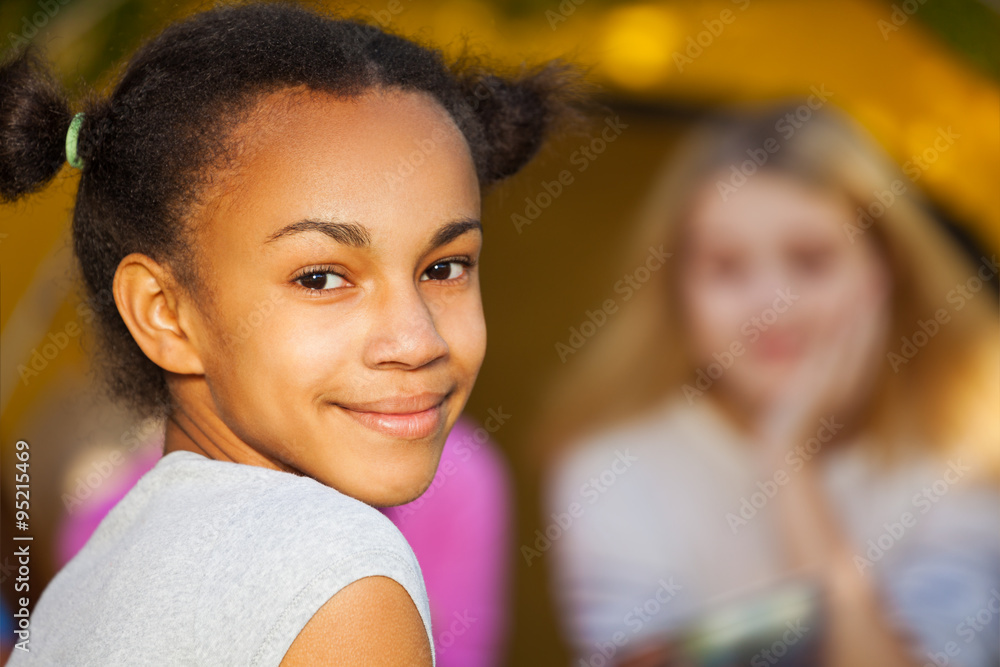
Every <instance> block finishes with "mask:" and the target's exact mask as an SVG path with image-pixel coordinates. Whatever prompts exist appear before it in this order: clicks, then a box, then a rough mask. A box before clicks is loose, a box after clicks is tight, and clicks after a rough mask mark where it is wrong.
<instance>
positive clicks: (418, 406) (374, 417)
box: [337, 390, 454, 440]
mask: <svg viewBox="0 0 1000 667" xmlns="http://www.w3.org/2000/svg"><path fill="white" fill-rule="evenodd" d="M452 391H454V390H452ZM452 391H448V392H446V393H434V392H424V393H422V394H414V395H410V396H394V397H392V398H386V399H382V400H380V401H370V402H367V403H353V404H350V405H340V404H338V405H337V407H339V408H341V409H343V410H344V412H345V414H347V415H348V416H350V417H352V418H353V419H354V420H356V421H357V422H358V423H359V424H361V425H362V426H364V427H366V428H370V429H371V430H373V431H377V432H378V433H382V434H384V435H387V436H390V437H393V438H402V439H405V440H414V439H419V438H426V437H428V436H430V435H432V434H434V433H436V432H438V431H440V429H441V428H442V427H443V426H444V424H445V417H446V414H447V412H446V407H445V402H446V401H447V400H448V398H449V397H450V396H451V394H452Z"/></svg>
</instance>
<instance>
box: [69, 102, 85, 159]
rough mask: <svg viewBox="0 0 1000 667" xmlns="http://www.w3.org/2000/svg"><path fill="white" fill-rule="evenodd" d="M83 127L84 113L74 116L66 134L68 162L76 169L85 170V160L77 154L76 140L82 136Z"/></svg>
mask: <svg viewBox="0 0 1000 667" xmlns="http://www.w3.org/2000/svg"><path fill="white" fill-rule="evenodd" d="M81 125H83V112H82V111H81V112H80V113H78V114H76V115H75V116H73V120H72V121H71V122H70V124H69V130H68V131H67V132H66V161H67V162H69V166H71V167H73V168H74V169H83V160H81V159H80V157H79V156H78V155H77V154H76V140H77V137H79V136H80V126H81Z"/></svg>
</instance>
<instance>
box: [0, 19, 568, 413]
mask: <svg viewBox="0 0 1000 667" xmlns="http://www.w3.org/2000/svg"><path fill="white" fill-rule="evenodd" d="M302 86H304V87H306V88H308V89H312V90H315V91H320V92H327V93H332V94H335V95H337V96H339V97H342V98H343V97H348V98H349V97H353V96H358V95H361V94H363V93H365V92H366V91H368V90H371V89H373V88H397V89H403V90H408V91H421V92H425V93H428V94H430V95H431V96H432V97H433V98H434V99H436V100H437V101H438V102H439V103H440V104H441V106H442V107H444V109H445V110H447V112H448V113H449V114H450V116H451V117H452V118H453V119H454V121H455V123H456V124H457V126H458V127H459V129H460V130H461V131H462V133H463V135H464V136H465V139H466V141H467V142H468V145H469V148H470V151H471V154H472V158H473V161H474V163H475V168H476V172H477V175H478V179H479V182H480V185H481V186H482V187H483V188H488V187H489V186H491V185H493V184H495V183H497V182H499V181H500V180H502V179H504V178H506V177H508V176H510V175H512V174H514V173H515V172H517V171H518V170H519V169H521V167H523V166H524V165H525V164H526V163H527V162H528V161H529V160H530V159H531V158H532V157H533V156H534V155H535V154H536V153H537V151H538V150H539V148H540V147H541V145H542V143H543V140H544V139H545V137H546V136H547V135H548V134H549V133H550V131H551V130H552V129H553V128H554V127H555V126H556V125H558V124H561V123H562V122H563V121H571V122H573V123H575V122H576V121H579V120H582V119H583V118H585V117H586V115H587V114H586V113H585V111H584V107H585V105H586V99H587V98H588V95H587V94H586V92H584V91H585V88H584V86H583V84H582V78H581V77H580V76H579V73H578V72H577V70H575V69H574V68H573V67H571V66H569V65H566V64H564V63H562V62H560V61H551V62H548V63H545V64H543V65H541V66H539V67H536V68H533V69H529V68H522V69H521V70H520V71H518V72H516V73H513V74H506V75H505V74H501V73H498V70H497V69H496V68H490V67H487V66H484V65H483V64H481V62H480V61H479V60H478V59H476V58H473V57H468V56H463V57H461V58H459V59H458V60H456V61H455V62H452V63H448V62H446V61H445V59H444V58H443V56H442V54H441V53H440V52H439V51H438V50H436V49H433V48H430V47H427V46H424V45H420V44H418V43H416V42H414V41H411V40H409V39H405V38H403V37H400V36H398V35H394V34H391V33H389V32H386V31H385V30H383V29H382V28H379V27H377V26H375V25H371V24H368V23H366V22H365V21H363V20H359V19H354V18H344V17H338V16H332V15H328V14H327V13H326V12H325V11H323V10H318V9H313V8H309V7H305V6H302V5H297V4H294V3H292V4H289V3H270V2H253V3H238V4H229V5H223V6H219V7H216V8H213V9H210V10H208V11H204V12H200V13H197V14H194V15H192V16H190V17H188V18H186V19H183V20H181V21H178V22H176V23H173V24H171V25H169V26H168V27H167V28H166V29H164V30H163V31H162V32H161V33H160V34H159V35H158V36H156V37H155V38H153V39H151V40H149V41H148V42H146V43H145V44H144V45H143V46H141V47H140V48H139V49H138V50H137V52H136V53H135V54H134V55H133V56H132V57H131V59H130V60H129V61H128V63H127V65H125V66H124V67H123V71H122V73H121V75H120V77H119V80H118V82H117V84H116V85H115V86H114V88H113V90H112V92H111V94H110V95H108V96H106V97H105V96H101V95H99V94H96V93H94V92H88V93H87V94H86V95H84V99H83V100H82V103H81V105H80V106H82V111H83V112H84V113H85V115H84V119H83V124H82V126H81V129H80V133H79V140H78V154H79V157H80V158H81V159H82V160H83V168H82V174H81V177H80V184H79V189H78V191H77V195H76V205H75V209H74V213H73V246H74V251H75V254H76V258H77V261H78V263H79V269H80V271H81V274H82V277H83V286H84V297H85V299H86V303H87V305H88V306H89V307H90V308H91V309H92V311H93V314H94V322H95V329H96V333H97V336H98V340H99V342H100V345H99V347H98V351H99V352H100V353H101V354H100V355H99V362H100V364H99V366H100V367H101V369H102V370H103V371H104V372H103V376H104V379H105V381H106V384H107V389H108V391H109V394H110V395H111V396H112V398H114V399H116V400H118V401H120V402H121V403H123V404H124V405H126V406H128V407H130V408H131V409H132V410H133V411H134V412H135V413H137V415H139V416H143V417H147V416H164V415H166V414H168V413H169V412H170V409H171V408H170V406H171V401H170V394H169V391H168V389H167V385H166V381H165V378H164V374H163V371H162V369H161V368H160V367H158V366H157V365H156V364H154V363H153V362H152V361H150V360H149V359H148V358H147V357H146V356H145V355H144V354H143V352H142V350H141V349H140V348H139V346H138V345H137V344H136V342H135V341H134V340H133V338H132V336H131V334H130V333H129V331H128V328H127V327H126V326H125V323H124V321H123V320H122V318H121V316H120V315H119V313H118V309H117V307H116V306H115V303H114V299H113V297H112V296H111V289H112V283H113V280H114V275H115V271H116V270H117V267H118V264H119V262H120V261H121V260H122V258H124V257H125V256H126V255H128V254H130V253H133V252H139V253H143V254H145V255H148V256H149V257H151V258H153V259H154V260H156V261H158V262H166V263H168V264H169V265H170V267H171V269H172V271H173V273H174V274H175V275H176V276H177V278H178V280H179V281H180V282H181V284H182V285H185V286H186V287H189V288H193V287H194V285H195V283H196V280H195V278H194V276H195V275H196V270H195V267H194V261H193V260H194V257H193V252H192V247H191V244H190V241H189V238H188V237H189V234H186V233H185V232H186V231H187V230H185V227H184V222H183V221H184V220H185V219H186V216H187V214H189V213H190V212H191V211H192V210H193V208H194V207H195V206H196V205H197V204H198V203H199V196H200V195H203V194H204V193H205V192H206V191H207V185H208V184H209V183H210V182H211V180H212V175H213V174H217V173H218V170H220V169H223V168H226V167H227V166H230V165H231V164H232V163H233V161H234V160H235V157H234V156H235V152H234V148H233V146H231V145H229V144H230V143H231V141H229V140H228V139H230V138H231V137H233V136H234V131H235V130H236V128H238V127H239V125H240V123H241V122H242V121H244V120H246V119H247V118H248V117H249V114H250V112H251V111H252V110H253V109H254V106H255V104H256V103H258V102H259V101H260V100H261V98H262V97H263V96H264V95H267V94H269V93H273V92H275V91H281V90H284V89H287V88H292V87H302ZM73 115H74V112H73V111H72V110H71V107H70V103H69V101H68V100H67V96H66V94H65V93H64V92H63V90H62V89H61V87H60V86H59V85H58V84H57V83H56V82H55V80H54V78H53V77H52V75H51V73H50V71H49V67H48V65H47V62H46V61H45V59H44V58H43V57H42V56H41V55H40V53H39V51H38V50H37V48H36V47H34V46H30V45H29V46H28V47H27V48H24V49H21V50H19V51H17V52H14V53H12V54H10V55H9V56H8V57H7V58H6V59H5V60H4V62H3V63H2V64H0V201H2V202H12V201H14V200H16V199H18V198H20V197H22V196H24V195H26V194H28V193H31V192H35V191H37V190H39V189H41V188H42V187H43V186H44V185H45V184H46V183H48V182H49V181H50V180H52V179H53V178H54V177H55V176H56V174H57V173H58V172H59V170H60V169H61V167H62V165H63V163H64V162H65V160H66V156H65V137H66V132H67V129H68V128H69V125H70V122H71V120H72V118H73Z"/></svg>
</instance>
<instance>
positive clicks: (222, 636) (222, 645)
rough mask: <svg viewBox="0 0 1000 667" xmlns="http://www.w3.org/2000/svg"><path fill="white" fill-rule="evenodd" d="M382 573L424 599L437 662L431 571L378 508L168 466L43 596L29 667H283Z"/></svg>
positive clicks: (170, 462)
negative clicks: (357, 589)
mask: <svg viewBox="0 0 1000 667" xmlns="http://www.w3.org/2000/svg"><path fill="white" fill-rule="evenodd" d="M374 575H381V576H385V577H389V578H391V579H394V580H395V581H397V582H399V584H400V585H402V586H403V588H405V589H406V591H407V592H408V593H409V594H410V597H411V598H412V599H413V602H414V604H415V605H416V607H417V610H418V611H419V612H420V616H421V618H422V619H423V622H424V627H425V628H426V630H427V639H428V642H430V645H431V650H432V651H433V647H434V641H433V639H432V636H431V621H430V608H429V603H428V600H427V592H426V590H425V589H424V582H423V578H422V577H421V573H420V566H419V565H418V564H417V560H416V558H415V556H414V555H413V551H412V550H411V549H410V546H409V545H408V544H407V543H406V540H405V539H404V538H403V536H402V534H401V533H400V532H399V531H398V530H397V529H396V527H395V526H394V525H393V524H392V522H391V521H389V519H388V518H386V517H385V516H383V515H382V514H381V513H380V512H379V511H378V510H376V509H374V508H372V507H370V506H368V505H366V504H364V503H362V502H361V501H358V500H355V499H354V498H351V497H349V496H346V495H344V494H342V493H340V492H338V491H336V490H334V489H332V488H330V487H328V486H325V485H323V484H321V483H319V482H317V481H316V480H314V479H311V478H309V477H301V476H298V475H294V474H292V473H288V472H281V471H276V470H268V469H265V468H261V467H257V466H250V465H244V464H238V463H230V462H225V461H215V460H212V459H208V458H206V457H204V456H200V455H198V454H195V453H193V452H187V451H176V452H171V453H169V454H167V455H166V456H164V457H163V458H162V459H161V460H160V461H158V462H157V464H156V466H155V467H154V468H153V469H152V470H150V471H149V472H147V473H146V474H145V475H144V476H143V477H142V478H141V479H140V480H139V482H138V483H137V484H136V485H135V487H133V488H132V489H131V490H130V491H129V492H128V494H127V495H126V496H125V497H124V498H123V499H122V500H121V501H120V502H119V503H118V504H117V505H116V506H115V507H114V509H112V510H111V512H110V513H109V514H108V516H107V517H105V519H104V520H103V521H102V522H101V524H100V526H98V528H97V530H96V532H95V533H94V535H93V536H92V537H91V538H90V540H89V541H88V542H87V544H86V545H85V546H84V547H83V549H82V550H81V551H80V552H79V553H78V554H77V555H76V556H75V557H74V558H73V559H72V560H71V561H70V562H69V563H68V564H67V565H66V566H65V567H64V568H63V569H62V570H61V571H60V572H59V573H58V574H57V575H56V577H55V578H54V579H53V580H52V581H51V582H50V583H49V585H48V587H47V588H46V589H45V591H44V592H43V594H42V596H41V598H40V599H39V601H38V604H37V605H36V607H35V609H34V612H33V613H32V617H31V640H30V644H29V648H30V652H24V651H20V650H16V649H15V650H14V653H13V656H12V658H11V660H10V662H9V663H8V665H10V666H11V667H20V666H22V665H54V666H55V665H58V666H59V667H67V666H69V665H102V666H103V665H130V666H131V665H213V666H215V665H220V666H221V665H240V666H242V667H246V666H250V667H276V666H277V665H278V664H279V663H280V662H281V660H282V658H283V657H284V655H285V653H286V652H287V651H288V648H289V647H290V646H291V644H292V641H293V640H294V639H295V637H296V636H297V635H298V634H299V631H300V630H301V629H302V628H303V627H304V626H305V624H306V623H307V622H308V621H309V619H310V618H311V617H312V615H313V614H314V613H315V612H316V611H317V610H319V608H320V607H322V606H323V604H324V603H326V601H327V600H329V599H330V598H331V597H332V596H333V595H334V594H335V593H337V592H338V591H340V590H341V589H342V588H344V587H345V586H347V585H348V584H350V583H351V582H353V581H356V580H358V579H361V578H363V577H368V576H374Z"/></svg>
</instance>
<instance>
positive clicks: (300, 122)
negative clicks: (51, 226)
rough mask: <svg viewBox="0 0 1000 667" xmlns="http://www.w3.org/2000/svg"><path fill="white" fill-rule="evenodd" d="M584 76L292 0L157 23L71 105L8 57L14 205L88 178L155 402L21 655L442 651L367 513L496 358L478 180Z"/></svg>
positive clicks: (104, 290) (141, 410)
mask: <svg viewBox="0 0 1000 667" xmlns="http://www.w3.org/2000/svg"><path fill="white" fill-rule="evenodd" d="M574 80H575V79H574V78H573V77H572V74H571V73H570V72H568V71H567V70H566V68H565V67H563V66H561V65H558V64H555V63H550V64H549V65H547V66H545V67H542V68H540V69H538V70H535V71H533V72H528V73H525V74H523V75H520V76H517V77H512V78H505V77H502V76H499V75H497V74H494V73H491V72H490V71H487V70H485V69H483V68H481V67H478V66H476V65H475V64H474V63H472V62H471V61H463V62H462V63H458V64H455V65H453V66H449V65H446V64H445V63H444V62H443V60H442V57H441V55H440V54H439V53H438V52H437V51H435V50H432V49H429V48H425V47H423V46H420V45H418V44H415V43H413V42H411V41H408V40H406V39H403V38H400V37H397V36H394V35H391V34H387V33H386V32H384V31H382V30H380V29H378V28H376V27H374V26H371V25H365V24H364V23H361V22H357V21H352V20H342V19H337V18H333V17H330V16H326V15H324V14H321V13H318V12H315V11H311V10H307V9H305V8H301V7H297V6H295V5H290V4H246V5H233V6H222V7H218V8H215V9H212V10H210V11H206V12H204V13H200V14H196V15H194V16H192V17H190V18H188V19H186V20H183V21H180V22H178V23H175V24H173V25H171V26H169V27H168V28H166V29H165V30H164V31H163V32H162V33H161V34H160V35H159V36H158V37H156V38H155V39H152V40H151V41H149V42H148V43H146V44H145V45H144V46H143V47H141V48H140V49H139V51H138V52H137V53H136V54H135V55H134V56H133V57H132V59H131V60H130V62H129V63H128V65H127V66H126V67H125V68H124V71H123V72H122V75H121V77H120V80H119V81H118V83H117V85H116V86H115V87H114V90H113V91H112V92H111V94H110V95H108V96H107V97H100V96H98V95H91V96H90V97H89V98H88V99H87V100H86V101H85V102H84V104H83V111H82V113H80V114H76V115H74V114H73V113H72V112H71V109H70V107H69V104H68V102H67V101H66V100H65V98H64V95H63V93H62V92H61V91H60V90H59V89H58V87H57V86H56V85H55V84H54V83H53V82H52V80H51V78H50V77H49V75H48V74H47V72H46V68H45V66H44V65H43V63H42V61H41V60H40V58H39V57H38V56H37V55H36V54H35V53H33V52H32V51H31V50H28V51H25V52H22V53H19V54H15V55H13V56H12V57H10V58H9V59H8V60H7V61H6V62H5V63H4V64H3V66H2V69H0V100H2V107H0V108H2V117H0V128H2V130H0V132H2V136H0V145H2V147H3V149H2V154H0V195H2V197H3V198H4V199H5V200H7V201H12V200H15V199H17V198H19V197H21V196H23V195H25V194H27V193H29V192H32V191H34V190H37V189H38V188H40V187H41V186H42V185H43V184H45V183H46V182H47V181H49V180H50V179H51V178H53V177H54V176H55V174H56V173H57V172H58V171H59V168H60V166H61V164H62V162H63V160H64V157H65V158H66V159H67V160H68V161H69V163H70V164H71V165H72V166H74V167H77V168H79V169H80V170H81V178H80V185H79V191H78V194H77V200H76V207H75V210H74V215H73V242H74V250H75V253H76V256H77V258H78V260H79V267H80V270H81V272H82V276H83V281H84V285H85V287H86V294H87V298H88V300H89V302H90V306H91V307H92V308H93V311H94V312H95V313H96V316H95V322H94V323H95V325H96V328H97V331H98V333H99V335H100V337H101V340H102V342H103V345H102V348H101V349H102V351H103V361H104V362H105V365H104V367H105V369H106V370H107V378H108V381H109V382H108V385H109V388H110V390H111V392H112V394H113V395H114V396H115V397H117V398H119V399H120V400H122V401H124V402H125V403H127V404H128V405H130V406H131V407H132V408H134V409H135V411H136V413H137V414H138V415H139V416H149V415H163V416H165V417H166V434H165V445H164V452H165V456H164V457H163V458H162V459H161V460H160V461H159V462H158V463H157V465H156V466H155V467H154V468H153V470H151V471H150V472H149V473H148V474H146V475H145V476H144V477H143V478H142V479H141V480H140V481H139V483H138V484H137V485H136V486H135V487H134V488H133V489H132V490H131V491H129V493H128V494H127V496H126V497H125V498H124V499H123V500H122V501H121V503H120V504H118V505H117V506H116V507H115V508H114V509H113V510H112V511H111V513H110V514H109V515H108V516H107V518H106V519H105V520H104V521H103V522H102V523H101V524H100V526H99V528H98V529H97V531H96V532H95V534H94V535H93V537H92V538H91V539H90V540H89V541H88V543H87V544H86V546H85V547H84V548H83V549H82V550H81V551H80V552H79V554H78V555H77V556H76V557H75V558H74V559H73V560H72V561H71V562H70V563H69V564H68V565H67V566H66V567H65V568H64V569H63V570H62V571H61V572H60V573H59V574H58V576H56V577H55V579H54V580H53V581H52V582H51V583H50V584H49V586H48V587H47V589H46V590H45V591H44V594H43V595H42V597H41V599H40V600H39V601H38V603H37V605H36V606H35V608H34V612H33V614H32V617H31V622H30V633H31V634H30V642H29V643H28V645H27V648H29V649H30V650H28V651H25V650H15V652H14V657H13V659H12V660H11V662H10V663H9V664H11V665H29V664H31V665H43V664H44V665H72V664H81V665H82V664H88V665H89V664H94V665H96V664H100V665H119V664H120V665H135V664H158V665H181V664H183V665H188V664H192V665H194V664H198V665H279V664H280V665H284V666H292V665H319V664H324V665H326V664H343V665H353V664H413V665H428V664H433V660H434V656H433V648H432V646H433V641H432V640H431V634H430V631H431V628H430V620H429V611H428V601H427V597H426V593H425V589H424V583H423V581H422V579H421V574H420V569H419V566H418V564H417V561H416V559H415V558H414V556H413V553H412V551H411V550H410V548H409V546H408V545H407V544H406V542H405V540H404V539H403V537H402V536H401V534H400V533H399V531H398V530H396V529H395V528H394V527H393V526H392V524H391V522H390V521H389V520H388V519H387V518H386V517H384V516H383V515H382V514H380V513H379V512H378V511H377V510H376V509H375V508H374V507H372V506H391V505H398V504H402V503H406V502H408V501H410V500H412V499H414V498H415V497H417V496H418V495H420V494H421V493H422V492H423V491H424V489H425V488H426V487H427V486H428V484H429V483H430V481H431V479H432V478H433V476H434V473H435V469H436V466H437V463H438V459H439V457H440V454H441V450H442V447H443V444H444V442H445V439H446V437H447V435H448V432H449V430H450V429H451V427H452V425H453V424H454V423H455V421H456V419H457V418H458V416H459V414H460V412H461V411H462V408H463V406H464V405H465V403H466V400H467V399H468V396H469V392H470V391H471V390H472V386H473V383H474V381H475V379H476V375H477V373H478V371H479V367H480V364H481V362H482V360H483V355H484V351H485V344H486V332H485V329H484V322H483V313H482V306H481V302H480V291H479V282H478V270H477V262H478V260H479V256H480V252H481V249H482V228H481V225H480V222H479V217H480V195H481V189H482V188H484V187H487V186H490V185H492V184H494V183H496V182H498V181H500V180H501V179H503V178H505V177H507V176H510V175H512V174H514V173H515V172H517V171H518V170H519V169H520V168H521V167H522V166H523V165H524V164H525V163H526V162H527V161H528V160H529V159H530V158H531V157H532V156H533V155H534V154H535V153H536V151H537V150H538V148H539V146H540V144H541V142H542V140H543V137H544V136H545V135H546V134H547V133H548V131H549V130H550V129H551V128H552V127H553V126H554V124H555V123H556V122H558V121H559V120H560V119H561V118H567V117H569V116H572V115H574V114H575V112H574V109H575V108H576V106H575V101H576V100H577V99H578V98H577V97H576V96H575V95H574V94H571V91H572V90H573V89H574V87H573V85H572V82H573V81H574ZM64 147H65V148H64ZM64 150H65V154H64V152H63V151H64ZM37 446H38V445H36V447H37Z"/></svg>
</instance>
